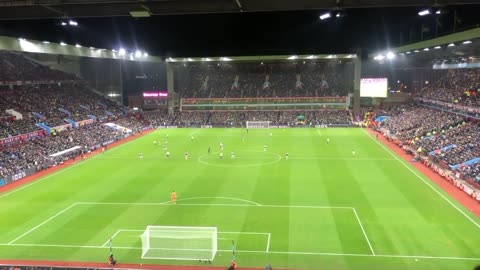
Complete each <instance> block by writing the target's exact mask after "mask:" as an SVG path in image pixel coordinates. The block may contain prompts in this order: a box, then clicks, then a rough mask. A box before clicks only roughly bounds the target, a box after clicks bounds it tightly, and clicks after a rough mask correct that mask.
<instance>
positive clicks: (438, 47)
mask: <svg viewBox="0 0 480 270" xmlns="http://www.w3.org/2000/svg"><path fill="white" fill-rule="evenodd" d="M433 48H434V49H435V50H438V49H441V48H442V47H441V46H435V47H433Z"/></svg>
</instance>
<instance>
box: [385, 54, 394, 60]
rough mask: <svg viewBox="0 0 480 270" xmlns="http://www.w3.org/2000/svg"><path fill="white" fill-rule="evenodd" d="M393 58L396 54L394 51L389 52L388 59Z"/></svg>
mask: <svg viewBox="0 0 480 270" xmlns="http://www.w3.org/2000/svg"><path fill="white" fill-rule="evenodd" d="M393 58H395V54H394V53H393V52H388V53H387V59H389V60H392V59H393Z"/></svg>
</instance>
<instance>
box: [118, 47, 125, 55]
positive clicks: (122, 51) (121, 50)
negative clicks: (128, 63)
mask: <svg viewBox="0 0 480 270" xmlns="http://www.w3.org/2000/svg"><path fill="white" fill-rule="evenodd" d="M125 53H127V52H126V51H125V49H124V48H120V50H118V54H120V55H125Z"/></svg>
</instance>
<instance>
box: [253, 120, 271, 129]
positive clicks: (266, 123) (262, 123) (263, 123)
mask: <svg viewBox="0 0 480 270" xmlns="http://www.w3.org/2000/svg"><path fill="white" fill-rule="evenodd" d="M247 128H270V121H247Z"/></svg>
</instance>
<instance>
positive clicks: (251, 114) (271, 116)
mask: <svg viewBox="0 0 480 270" xmlns="http://www.w3.org/2000/svg"><path fill="white" fill-rule="evenodd" d="M142 116H143V118H144V119H145V120H146V121H147V122H148V123H149V124H151V125H152V126H154V127H155V126H157V127H158V126H162V125H163V126H168V125H175V126H200V125H213V126H236V127H238V126H245V123H246V121H269V122H270V125H281V126H295V125H351V124H352V121H351V116H350V112H349V111H343V110H316V111H212V112H204V111H199V112H196V111H183V112H177V113H175V114H172V115H168V114H167V113H166V112H164V111H145V112H143V114H142Z"/></svg>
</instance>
